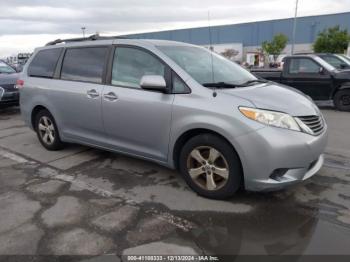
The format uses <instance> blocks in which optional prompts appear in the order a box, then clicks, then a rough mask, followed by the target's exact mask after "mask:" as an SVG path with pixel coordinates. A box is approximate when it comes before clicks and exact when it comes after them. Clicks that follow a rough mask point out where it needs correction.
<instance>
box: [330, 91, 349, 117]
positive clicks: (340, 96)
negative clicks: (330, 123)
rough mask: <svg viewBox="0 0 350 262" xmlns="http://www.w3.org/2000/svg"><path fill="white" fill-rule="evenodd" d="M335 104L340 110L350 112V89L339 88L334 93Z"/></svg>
mask: <svg viewBox="0 0 350 262" xmlns="http://www.w3.org/2000/svg"><path fill="white" fill-rule="evenodd" d="M333 100H334V105H335V107H336V108H337V109H338V110H339V111H347V112H350V89H343V90H339V91H338V92H337V93H336V94H335V95H334V99H333Z"/></svg>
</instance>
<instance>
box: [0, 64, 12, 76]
mask: <svg viewBox="0 0 350 262" xmlns="http://www.w3.org/2000/svg"><path fill="white" fill-rule="evenodd" d="M12 73H16V70H15V69H13V68H12V67H11V66H9V65H7V64H5V63H4V62H1V61H0V74H12Z"/></svg>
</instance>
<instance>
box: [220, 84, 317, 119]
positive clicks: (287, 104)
mask: <svg viewBox="0 0 350 262" xmlns="http://www.w3.org/2000/svg"><path fill="white" fill-rule="evenodd" d="M220 92H222V93H224V94H227V95H232V96H236V97H240V98H243V99H246V100H249V101H250V102H251V103H253V104H254V105H255V106H256V107H257V108H260V109H268V110H273V111H279V112H284V113H288V114H290V115H292V116H307V115H318V114H319V110H318V108H317V106H316V105H315V104H314V103H313V102H312V101H311V100H310V99H311V98H310V99H309V98H308V97H307V96H306V95H304V94H302V93H301V92H300V91H297V90H295V89H294V88H291V87H288V86H283V85H279V84H276V83H270V82H269V83H266V84H258V85H254V86H249V87H242V88H235V89H234V88H232V89H221V90H220Z"/></svg>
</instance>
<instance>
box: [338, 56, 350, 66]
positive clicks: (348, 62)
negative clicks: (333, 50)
mask: <svg viewBox="0 0 350 262" xmlns="http://www.w3.org/2000/svg"><path fill="white" fill-rule="evenodd" d="M339 57H341V58H342V60H343V61H344V62H345V63H347V64H348V65H350V57H348V56H346V55H339Z"/></svg>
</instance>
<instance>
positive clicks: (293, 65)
mask: <svg viewBox="0 0 350 262" xmlns="http://www.w3.org/2000/svg"><path fill="white" fill-rule="evenodd" d="M283 62H284V65H283V70H277V69H253V70H252V73H253V74H255V75H256V76H257V77H259V78H264V79H266V80H270V81H274V82H278V83H281V84H285V85H287V86H291V87H294V88H295V89H298V90H300V91H302V92H303V93H305V94H306V95H308V96H310V97H311V98H312V99H314V100H333V101H334V105H335V106H336V108H337V109H338V110H340V111H350V70H338V69H336V68H335V67H333V66H332V65H330V64H328V63H327V62H326V61H324V60H323V59H321V58H320V57H318V56H316V55H293V56H287V57H285V58H284V59H283Z"/></svg>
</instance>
